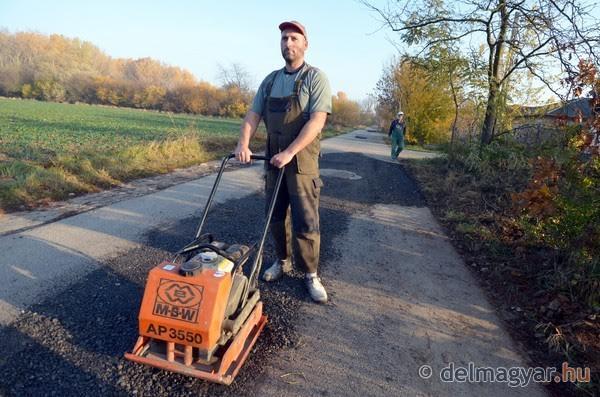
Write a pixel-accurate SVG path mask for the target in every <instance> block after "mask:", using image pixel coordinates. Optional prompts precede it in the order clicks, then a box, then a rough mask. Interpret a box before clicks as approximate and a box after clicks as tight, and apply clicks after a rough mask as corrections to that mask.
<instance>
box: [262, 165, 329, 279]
mask: <svg viewBox="0 0 600 397" xmlns="http://www.w3.org/2000/svg"><path fill="white" fill-rule="evenodd" d="M293 168H294V167H287V169H286V172H285V174H284V177H283V180H282V181H281V187H280V189H279V195H278V197H277V200H276V202H275V208H274V210H273V217H272V218H271V226H270V231H271V235H272V236H273V240H274V241H275V251H276V253H277V257H278V258H279V259H286V258H290V257H291V254H292V252H291V250H292V247H291V245H292V244H291V242H292V230H290V229H293V232H294V233H293V241H294V242H295V243H296V244H295V247H296V248H297V252H296V259H297V263H298V264H299V265H300V267H301V268H303V269H304V270H305V271H306V272H308V273H314V272H316V271H317V268H318V266H319V251H320V245H321V234H320V230H319V197H320V195H321V187H322V186H323V182H322V180H321V178H319V176H318V175H314V174H298V173H297V172H294V171H295V170H294V169H293ZM278 173H279V170H277V169H275V170H272V169H269V170H267V171H266V183H265V192H266V196H267V200H266V202H267V205H266V210H267V211H268V209H269V204H270V202H271V197H272V196H273V190H274V189H275V183H276V182H277V175H278ZM290 210H291V211H290ZM290 213H291V227H290V221H289V215H290Z"/></svg>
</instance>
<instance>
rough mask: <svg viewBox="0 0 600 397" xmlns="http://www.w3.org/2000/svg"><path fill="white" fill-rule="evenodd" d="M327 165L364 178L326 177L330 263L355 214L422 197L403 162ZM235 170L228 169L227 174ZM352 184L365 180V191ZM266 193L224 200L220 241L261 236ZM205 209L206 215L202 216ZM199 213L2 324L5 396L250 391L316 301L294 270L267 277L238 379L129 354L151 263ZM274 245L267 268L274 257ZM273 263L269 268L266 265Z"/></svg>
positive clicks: (217, 229) (343, 158) (213, 216)
mask: <svg viewBox="0 0 600 397" xmlns="http://www.w3.org/2000/svg"><path fill="white" fill-rule="evenodd" d="M322 167H323V168H325V167H326V168H338V169H344V170H347V171H350V172H354V173H356V174H357V175H360V176H362V179H360V180H353V181H348V180H347V179H342V178H336V177H325V176H324V177H323V179H324V181H325V188H324V189H323V196H322V200H323V205H322V207H321V228H322V239H323V240H322V263H323V264H326V263H327V262H332V261H335V260H336V258H337V257H338V252H336V249H335V247H332V246H331V241H332V240H333V239H334V238H336V237H337V236H339V235H343V233H344V232H345V230H346V228H347V226H348V214H350V213H352V212H353V211H355V210H356V209H357V208H361V207H362V208H367V207H369V206H370V205H372V204H373V203H394V204H398V205H419V206H420V205H422V204H423V200H422V198H421V195H420V194H419V192H418V188H417V187H416V185H415V183H414V182H413V181H412V180H411V179H410V178H409V177H408V176H407V175H406V173H404V172H403V171H402V167H401V166H400V165H398V164H390V163H384V162H380V161H377V160H374V159H370V158H367V157H364V156H362V155H359V154H328V155H325V156H324V158H323V159H322ZM225 177H226V176H225ZM349 183H353V184H361V186H364V188H363V189H360V190H359V191H360V194H357V193H356V192H357V189H356V188H355V187H354V188H350V187H349V185H348V184H349ZM263 213H264V201H263V198H262V196H261V195H260V194H255V195H251V196H248V197H246V198H244V199H241V200H230V201H228V202H227V203H225V204H223V205H219V206H215V207H214V209H213V210H212V211H211V213H210V214H209V217H208V220H207V222H208V223H207V225H206V228H205V231H207V232H211V233H213V234H214V235H215V237H216V238H217V239H218V240H220V241H226V242H230V243H233V242H237V243H246V244H248V243H252V242H254V241H256V240H257V239H258V238H259V236H260V232H261V229H262V227H263V222H264V219H263ZM198 215H199V214H198ZM197 222H198V218H189V219H185V220H182V221H181V222H179V223H177V224H168V225H164V226H163V227H161V228H158V229H155V230H152V231H151V232H150V233H148V235H147V244H146V246H144V247H143V248H139V249H136V250H132V251H129V252H125V253H123V254H122V255H120V256H119V257H117V258H116V259H113V260H110V261H107V262H105V263H102V264H101V265H100V266H99V268H98V269H97V270H95V271H93V272H91V273H88V274H87V275H86V276H85V277H83V278H81V279H80V280H79V281H77V282H75V283H73V284H71V285H70V286H69V287H68V288H67V289H66V290H64V291H57V293H56V294H55V295H54V296H53V297H52V298H51V299H47V300H45V301H44V302H42V303H40V304H37V305H34V306H32V307H30V308H29V309H28V310H27V311H25V312H23V314H22V315H21V316H20V318H19V319H18V320H17V321H16V322H15V323H13V324H12V325H11V326H9V327H4V328H2V329H0V340H2V341H3V342H2V346H1V348H2V355H1V356H0V375H1V376H0V395H8V396H24V395H36V396H38V395H40V396H72V395H73V396H74V395H77V396H80V395H83V394H85V395H103V396H104V395H151V396H167V395H181V396H188V395H189V396H191V395H194V396H205V395H211V396H213V395H236V396H238V395H246V394H250V390H251V389H252V387H253V382H254V381H255V379H256V378H257V377H258V375H260V374H261V373H262V368H263V366H264V363H265V362H267V361H269V360H277V353H278V352H279V351H281V349H286V348H293V347H294V346H295V344H297V343H298V337H297V335H296V334H295V331H294V324H295V323H296V322H297V321H298V318H297V313H298V308H299V306H300V305H304V304H312V303H311V301H310V297H309V296H308V294H307V292H306V291H305V289H304V287H303V283H302V275H303V274H302V272H300V271H298V270H297V269H294V270H293V271H292V273H291V274H289V276H288V277H283V278H282V279H281V280H279V281H278V282H276V283H270V284H267V283H261V294H262V297H263V301H264V305H265V311H266V314H267V316H268V317H269V320H268V323H267V326H266V328H265V330H264V332H263V333H262V334H261V336H260V337H259V339H258V342H257V344H256V345H255V348H254V350H253V352H252V353H251V354H250V357H249V359H248V361H247V362H246V363H245V365H244V367H243V368H242V370H241V371H240V373H239V375H238V377H237V378H236V380H235V382H234V383H233V384H232V385H231V386H229V387H225V386H221V385H215V384H209V383H207V382H204V381H201V380H198V379H193V378H188V377H185V376H182V375H178V374H174V373H169V372H165V371H161V370H158V369H155V368H152V367H148V366H144V365H140V364H136V363H132V362H129V361H127V360H125V359H124V358H123V353H124V352H125V351H128V350H130V349H131V348H132V347H133V344H134V343H135V340H136V338H137V315H138V310H139V306H140V302H141V297H142V294H143V290H144V283H145V279H146V275H147V273H148V271H149V270H150V269H151V268H152V267H154V266H155V265H156V264H158V263H160V262H161V261H163V260H169V259H171V258H172V253H173V252H174V251H176V250H177V249H179V248H181V247H182V246H183V245H184V244H185V243H187V242H189V240H191V238H192V237H193V235H194V233H195V229H196V227H197ZM273 259H274V258H273V247H272V245H271V244H270V243H268V244H267V246H266V251H265V260H264V263H265V267H267V266H268V265H269V264H270V263H271V262H272V261H273ZM263 270H264V269H263Z"/></svg>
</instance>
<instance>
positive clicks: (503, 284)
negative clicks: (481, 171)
mask: <svg viewBox="0 0 600 397" xmlns="http://www.w3.org/2000/svg"><path fill="white" fill-rule="evenodd" d="M402 164H403V166H404V167H405V169H406V170H407V171H408V172H409V173H410V174H411V175H412V176H413V177H414V178H415V180H417V181H418V182H419V184H420V186H421V188H422V191H423V194H424V196H425V199H426V201H427V205H428V207H429V208H430V209H431V211H432V212H433V214H434V215H435V217H436V218H437V220H438V221H439V222H440V224H441V225H442V226H443V227H444V230H445V232H446V234H447V235H448V236H449V237H450V238H451V242H452V244H453V245H454V247H455V248H456V250H457V251H458V252H459V253H460V254H461V256H462V257H463V258H464V260H465V262H466V263H467V264H468V267H469V269H470V270H471V274H472V275H473V276H474V277H475V278H476V279H477V280H478V282H479V284H480V285H481V286H482V287H483V288H484V289H485V292H486V296H487V297H488V299H490V301H491V302H492V304H493V305H494V306H495V308H496V311H497V312H498V315H499V317H500V318H501V319H502V320H503V323H504V325H505V326H506V328H507V329H508V330H509V332H510V334H511V335H512V337H513V338H514V339H515V340H516V342H517V344H518V345H519V346H520V347H521V349H522V350H523V351H526V352H527V354H528V356H529V358H530V362H529V365H531V366H532V367H544V368H546V367H556V368H560V367H561V365H562V364H563V363H564V362H567V363H568V364H569V365H570V366H571V367H588V368H590V370H591V377H592V382H591V383H587V382H584V383H579V384H577V385H575V384H573V383H552V384H550V385H549V387H550V390H551V391H552V392H553V393H554V395H557V396H571V395H572V396H594V395H598V394H599V393H600V389H599V382H600V374H599V371H600V313H599V312H597V311H596V312H593V311H592V312H590V311H589V309H586V308H584V307H583V306H582V305H578V304H577V302H574V301H572V300H571V299H569V297H568V296H565V295H563V294H560V293H557V292H556V291H552V290H551V289H545V288H544V281H543V280H544V279H545V278H548V275H549V274H553V273H556V271H557V268H556V266H557V265H556V263H557V259H558V258H556V257H554V256H553V254H552V253H551V252H549V250H547V249H544V248H542V247H527V246H522V245H519V244H514V243H513V242H512V241H511V239H507V238H503V234H505V233H506V232H507V230H510V225H509V222H508V217H507V214H506V212H505V209H504V208H499V207H495V203H491V202H490V203H488V204H487V205H485V206H483V207H484V208H485V209H482V206H481V205H479V204H477V203H479V202H480V201H481V198H482V197H485V194H484V193H483V192H482V191H481V190H479V189H478V185H477V183H469V182H467V181H468V180H469V177H468V176H467V175H461V174H460V172H456V170H449V169H448V168H447V167H446V166H445V164H444V161H438V162H437V163H436V162H428V161H424V162H420V161H403V162H402ZM482 225H483V226H484V227H481V226H482ZM490 231H491V232H490Z"/></svg>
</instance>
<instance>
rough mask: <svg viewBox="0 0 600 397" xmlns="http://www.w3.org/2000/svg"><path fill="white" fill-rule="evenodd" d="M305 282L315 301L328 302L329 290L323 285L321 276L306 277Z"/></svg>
mask: <svg viewBox="0 0 600 397" xmlns="http://www.w3.org/2000/svg"><path fill="white" fill-rule="evenodd" d="M305 282H306V288H307V289H308V293H309V294H310V297H311V298H312V299H313V300H314V301H315V302H319V303H325V302H327V291H325V287H323V284H321V279H320V278H319V277H317V276H311V277H306V278H305Z"/></svg>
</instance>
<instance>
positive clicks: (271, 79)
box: [265, 69, 283, 99]
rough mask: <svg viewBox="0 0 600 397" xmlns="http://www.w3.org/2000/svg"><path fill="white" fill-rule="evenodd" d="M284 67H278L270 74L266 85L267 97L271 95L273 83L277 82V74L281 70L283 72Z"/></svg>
mask: <svg viewBox="0 0 600 397" xmlns="http://www.w3.org/2000/svg"><path fill="white" fill-rule="evenodd" d="M282 70H283V69H277V70H274V71H272V72H271V74H269V75H268V76H267V79H268V81H267V85H266V86H265V99H266V98H268V97H270V96H271V90H272V89H273V83H274V82H275V77H277V74H278V73H279V72H281V71H282Z"/></svg>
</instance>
